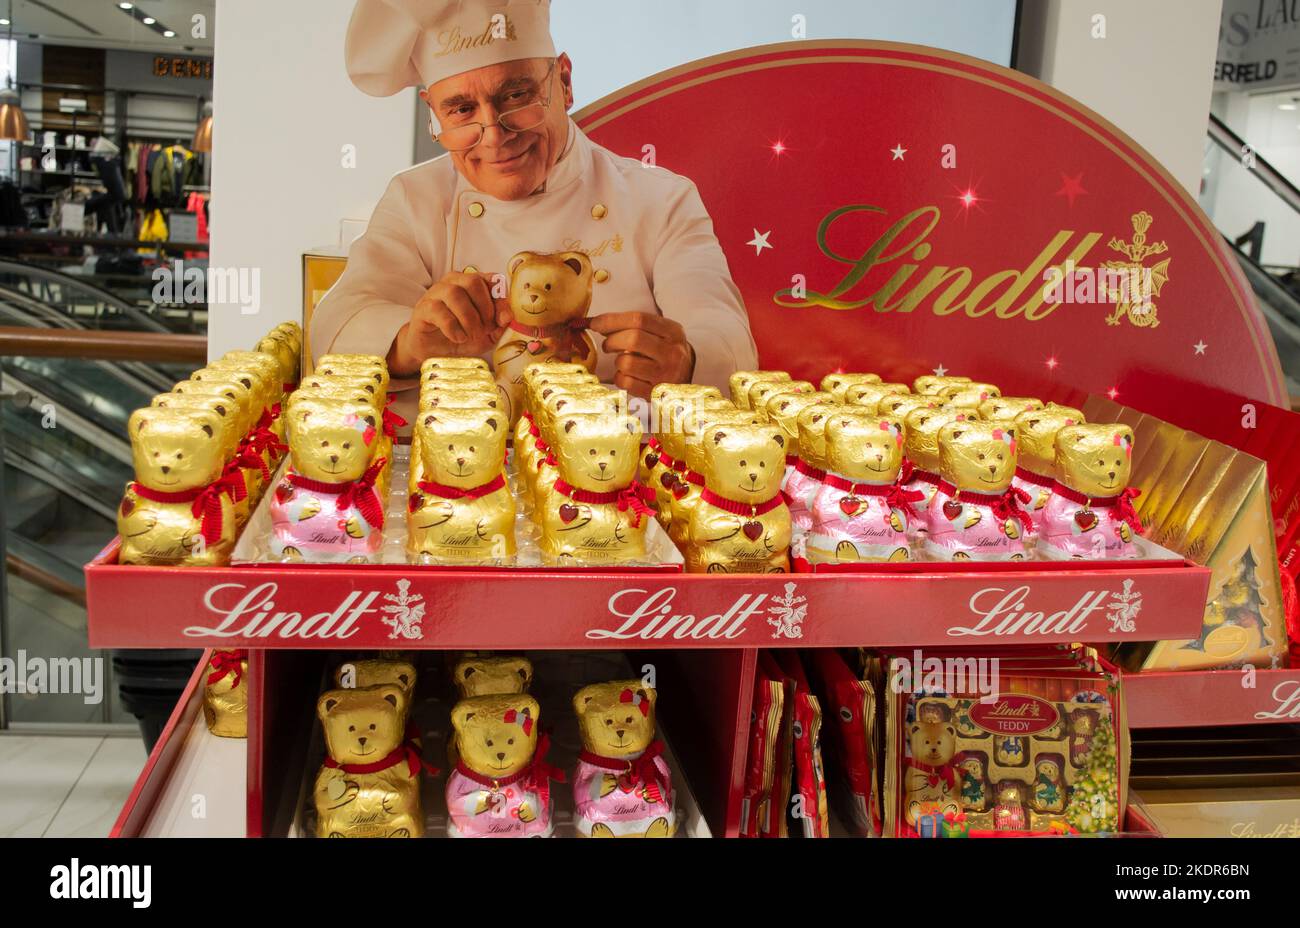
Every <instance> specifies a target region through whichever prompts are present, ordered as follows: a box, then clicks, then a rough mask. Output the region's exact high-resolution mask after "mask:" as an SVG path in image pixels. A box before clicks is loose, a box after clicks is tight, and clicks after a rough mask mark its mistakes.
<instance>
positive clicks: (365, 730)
mask: <svg viewBox="0 0 1300 928" xmlns="http://www.w3.org/2000/svg"><path fill="white" fill-rule="evenodd" d="M409 706H410V700H409V697H408V696H407V694H406V691H405V690H403V689H402V688H401V687H400V686H394V685H392V684H391V683H384V684H381V685H379V686H368V687H365V688H364V689H340V690H329V691H327V692H326V693H324V694H323V695H322V696H321V697H320V699H318V700H317V701H316V716H317V717H318V718H319V719H320V721H321V727H322V728H323V729H324V731H325V746H326V749H327V750H328V751H329V755H330V757H332V758H334V759H335V760H336V761H338V762H339V763H340V764H373V763H375V762H376V761H379V760H383V759H384V758H385V757H387V756H388V755H389V754H391V753H392V752H393V751H395V750H396V749H397V748H398V746H399V745H400V744H401V743H402V740H403V736H404V733H405V731H406V713H407V709H408V707H409Z"/></svg>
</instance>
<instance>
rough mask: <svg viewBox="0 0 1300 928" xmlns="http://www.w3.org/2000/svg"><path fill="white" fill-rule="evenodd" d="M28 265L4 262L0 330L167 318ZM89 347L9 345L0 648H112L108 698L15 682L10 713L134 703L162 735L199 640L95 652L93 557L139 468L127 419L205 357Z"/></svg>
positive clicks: (127, 337)
mask: <svg viewBox="0 0 1300 928" xmlns="http://www.w3.org/2000/svg"><path fill="white" fill-rule="evenodd" d="M21 268H22V265H20V264H18V263H16V262H11V261H0V329H8V330H10V331H15V330H18V331H21V330H27V329H30V330H33V331H39V332H40V333H41V334H43V335H49V336H52V337H54V338H56V339H57V338H59V337H60V335H61V334H63V335H66V336H68V337H69V338H70V339H71V338H76V337H77V336H78V335H79V334H81V333H87V332H90V331H93V330H105V329H107V330H110V331H113V332H120V336H121V337H120V342H121V343H125V344H130V343H131V342H133V341H139V338H138V333H142V332H148V333H151V335H152V333H157V332H159V331H160V330H164V329H165V326H162V325H160V324H159V323H157V322H156V321H155V320H152V319H149V318H148V317H147V314H143V315H142V314H140V313H139V312H138V311H137V310H135V308H134V307H130V306H129V305H128V304H125V303H122V302H121V301H119V300H117V299H116V298H115V297H112V295H111V294H103V293H101V294H90V297H91V298H88V297H87V292H86V291H85V290H84V289H82V290H74V288H73V286H71V285H67V284H65V283H64V282H62V281H58V280H52V279H51V275H52V274H55V272H50V271H47V270H45V269H43V268H36V269H33V274H32V276H31V277H30V278H29V279H26V280H23V279H21V276H22V275H21V270H20V269H21ZM56 276H57V275H56ZM73 283H74V284H76V285H78V286H82V285H81V282H77V281H75V280H74V281H73ZM49 300H53V302H49ZM133 333H136V334H137V338H135V339H133V338H132V334H133ZM114 341H119V340H118V339H114ZM79 353H80V352H75V351H70V352H68V355H69V356H46V355H40V356H37V355H35V354H30V355H17V354H13V353H6V352H0V448H2V449H3V454H2V460H0V476H2V477H3V481H2V483H0V492H2V493H3V497H2V500H3V506H2V507H0V508H2V509H3V513H2V514H0V532H2V534H0V540H2V543H0V551H3V556H4V557H3V562H4V564H5V566H6V568H7V570H6V577H5V580H6V583H5V587H7V589H3V588H0V653H3V654H4V655H5V656H9V657H15V656H16V655H17V652H18V651H19V650H20V649H22V650H24V651H26V653H28V654H29V655H33V656H46V657H55V656H57V657H74V658H80V657H99V658H103V659H104V664H105V666H104V676H105V687H104V694H105V699H104V702H103V703H101V704H99V705H96V706H87V705H85V703H84V700H82V701H80V704H79V700H78V698H77V697H76V696H48V695H47V696H42V697H40V698H31V697H27V698H24V697H22V696H16V695H5V696H4V697H3V698H4V705H3V707H2V709H0V726H8V727H38V728H49V727H51V726H53V727H56V728H63V727H66V726H69V725H71V726H76V727H84V726H96V727H98V726H102V725H103V724H104V723H109V724H132V722H133V721H134V720H133V719H132V716H133V715H134V716H135V717H136V720H138V722H139V724H140V727H141V728H142V730H143V732H144V734H145V739H146V742H151V741H152V740H153V738H155V737H156V736H157V732H158V729H159V728H160V727H161V725H162V723H163V721H164V720H165V719H166V717H167V715H168V714H169V713H170V710H171V708H172V706H173V705H174V702H175V698H176V696H177V694H178V693H179V692H180V690H181V688H182V687H183V685H184V682H185V680H186V679H187V678H188V676H189V674H190V673H191V672H192V670H193V666H194V661H195V659H196V658H197V656H198V652H190V651H183V652H176V651H173V652H117V653H115V654H113V655H111V660H109V657H110V656H109V655H105V654H98V653H96V652H92V651H90V650H89V649H88V647H87V640H86V625H85V580H84V576H83V573H82V568H83V566H84V565H85V563H86V562H87V561H89V560H90V559H91V558H93V557H94V556H95V554H96V553H97V552H98V551H99V550H100V549H101V548H102V547H103V545H104V543H105V542H106V540H107V539H109V538H111V537H112V536H113V534H114V533H115V530H116V526H115V522H116V508H117V504H118V501H119V500H120V499H121V494H122V488H123V486H124V485H125V484H126V483H127V481H129V480H130V479H131V477H132V464H131V447H130V443H129V441H127V440H126V439H125V437H124V436H125V435H126V423H127V418H128V417H129V416H130V414H131V412H132V410H134V409H137V408H139V407H141V406H147V405H149V402H150V400H151V398H152V397H153V396H154V395H155V394H157V393H160V392H166V391H168V390H170V389H171V387H172V385H173V384H174V383H175V382H176V381H177V380H180V379H184V378H186V377H187V376H188V374H189V371H190V370H192V369H193V368H194V367H195V366H198V364H199V363H201V358H196V359H195V361H194V363H186V364H175V363H172V364H165V363H153V362H149V361H147V360H104V359H95V358H87V357H81V356H76V355H77V354H79Z"/></svg>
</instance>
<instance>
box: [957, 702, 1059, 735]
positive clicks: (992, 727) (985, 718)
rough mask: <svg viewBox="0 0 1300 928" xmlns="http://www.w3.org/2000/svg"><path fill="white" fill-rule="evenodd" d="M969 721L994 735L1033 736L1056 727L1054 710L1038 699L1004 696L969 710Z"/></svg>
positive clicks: (977, 704) (1048, 704)
mask: <svg viewBox="0 0 1300 928" xmlns="http://www.w3.org/2000/svg"><path fill="white" fill-rule="evenodd" d="M970 720H971V721H972V722H974V723H975V725H976V726H978V727H979V728H982V729H984V730H985V731H987V732H991V733H992V734H995V735H1034V734H1037V733H1038V732H1040V731H1047V729H1049V728H1051V727H1052V726H1053V725H1055V724H1056V721H1057V714H1056V708H1055V707H1054V706H1053V705H1052V704H1051V703H1050V702H1047V701H1045V700H1042V699H1039V698H1038V697H1037V696H1026V695H1023V694H1020V693H1006V694H1003V695H1001V696H999V697H998V698H997V701H996V702H992V703H983V702H979V703H976V704H975V705H973V706H971V707H970Z"/></svg>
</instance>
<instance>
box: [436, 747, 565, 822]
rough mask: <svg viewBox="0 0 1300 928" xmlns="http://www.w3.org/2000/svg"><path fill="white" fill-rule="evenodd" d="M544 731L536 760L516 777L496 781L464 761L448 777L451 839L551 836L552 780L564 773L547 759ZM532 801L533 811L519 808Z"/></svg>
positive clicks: (529, 805)
mask: <svg viewBox="0 0 1300 928" xmlns="http://www.w3.org/2000/svg"><path fill="white" fill-rule="evenodd" d="M548 747H549V745H548V744H547V739H546V737H545V736H543V737H542V738H541V739H540V740H539V741H538V743H537V751H536V753H535V754H534V755H533V760H532V763H530V764H529V765H528V766H527V767H525V768H524V769H523V770H521V771H519V772H518V773H516V774H513V775H512V776H508V777H503V778H501V779H499V780H494V779H492V778H490V777H485V776H483V775H482V774H479V773H476V772H475V771H473V770H470V769H469V768H468V767H466V766H465V762H464V761H463V760H462V761H459V762H457V764H456V769H455V770H453V771H452V772H451V776H449V777H448V778H447V793H446V796H447V814H448V816H449V820H448V822H447V834H448V836H450V837H452V838H549V837H550V836H551V833H552V831H553V829H554V821H553V818H552V810H551V782H550V781H551V780H556V781H557V782H560V783H563V782H564V773H563V772H562V771H560V770H558V769H557V768H555V767H552V766H551V765H550V764H548V763H547V762H546V760H545V752H546V750H547V748H548ZM524 803H527V804H528V810H529V812H531V813H532V817H531V818H529V816H528V815H524V816H522V817H521V816H520V814H519V812H520V807H521V806H523V804H524Z"/></svg>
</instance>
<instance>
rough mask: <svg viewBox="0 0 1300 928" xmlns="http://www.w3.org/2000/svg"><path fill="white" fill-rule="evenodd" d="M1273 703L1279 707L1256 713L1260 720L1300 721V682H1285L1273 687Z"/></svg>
mask: <svg viewBox="0 0 1300 928" xmlns="http://www.w3.org/2000/svg"><path fill="white" fill-rule="evenodd" d="M1273 701H1274V702H1276V703H1277V705H1276V706H1275V707H1274V708H1272V709H1270V710H1268V711H1266V712H1256V713H1255V718H1257V719H1260V720H1261V721H1262V720H1264V719H1300V680H1283V681H1282V682H1281V683H1279V684H1278V685H1277V686H1275V687H1273Z"/></svg>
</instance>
